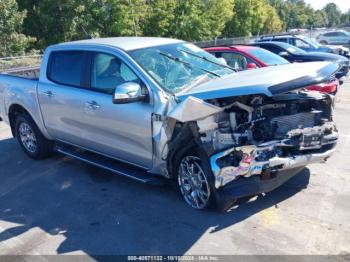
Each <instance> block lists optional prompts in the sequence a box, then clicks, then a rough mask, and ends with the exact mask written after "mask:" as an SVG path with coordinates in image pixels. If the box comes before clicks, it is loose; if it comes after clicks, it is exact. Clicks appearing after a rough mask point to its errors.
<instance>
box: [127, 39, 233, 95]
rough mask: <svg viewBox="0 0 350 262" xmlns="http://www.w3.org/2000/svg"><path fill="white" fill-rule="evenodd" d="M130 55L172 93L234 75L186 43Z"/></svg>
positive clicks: (142, 50)
mask: <svg viewBox="0 0 350 262" xmlns="http://www.w3.org/2000/svg"><path fill="white" fill-rule="evenodd" d="M129 54H130V55H131V57H132V58H133V59H134V60H135V61H136V62H137V63H138V64H139V65H140V66H141V67H142V68H143V69H145V70H146V71H147V73H148V74H149V75H150V76H151V77H152V78H153V79H155V80H156V81H157V82H158V84H159V85H160V86H161V87H162V88H164V89H165V90H167V91H169V92H171V93H178V92H180V91H183V90H184V89H187V88H191V87H193V86H194V85H197V84H199V83H202V82H205V81H209V80H210V79H213V78H217V77H221V76H224V75H227V74H232V73H233V72H234V71H233V70H231V69H229V68H225V65H223V63H222V62H221V61H220V60H218V59H217V58H215V57H214V56H212V55H211V54H209V53H207V52H205V51H204V50H202V49H200V48H199V47H197V46H195V45H192V44H189V43H177V44H170V45H162V46H153V47H149V48H143V49H138V50H133V51H130V52H129ZM193 54H195V55H193ZM206 59H208V60H209V61H207V60H206ZM211 61H212V62H211Z"/></svg>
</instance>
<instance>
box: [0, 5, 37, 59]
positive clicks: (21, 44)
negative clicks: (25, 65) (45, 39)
mask: <svg viewBox="0 0 350 262" xmlns="http://www.w3.org/2000/svg"><path fill="white" fill-rule="evenodd" d="M25 16H26V12H25V11H22V12H19V11H18V6H17V3H16V1H15V0H0V32H1V33H0V56H1V57H6V56H11V55H21V54H23V53H24V52H25V51H26V49H27V48H28V46H29V44H30V43H31V42H32V41H33V40H34V39H33V38H30V37H27V36H25V35H24V34H21V30H22V24H23V19H24V18H25Z"/></svg>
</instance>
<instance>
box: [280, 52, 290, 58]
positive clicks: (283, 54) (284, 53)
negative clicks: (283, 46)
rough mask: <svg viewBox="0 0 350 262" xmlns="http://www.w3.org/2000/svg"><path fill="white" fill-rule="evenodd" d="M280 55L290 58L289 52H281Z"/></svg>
mask: <svg viewBox="0 0 350 262" xmlns="http://www.w3.org/2000/svg"><path fill="white" fill-rule="evenodd" d="M278 55H279V56H282V57H288V56H289V54H288V52H285V51H282V52H279V53H278Z"/></svg>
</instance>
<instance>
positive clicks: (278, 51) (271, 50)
mask: <svg viewBox="0 0 350 262" xmlns="http://www.w3.org/2000/svg"><path fill="white" fill-rule="evenodd" d="M261 48H264V49H266V50H268V51H270V52H272V53H275V54H277V55H278V54H279V53H281V52H282V50H281V49H279V48H277V47H274V46H262V47H261Z"/></svg>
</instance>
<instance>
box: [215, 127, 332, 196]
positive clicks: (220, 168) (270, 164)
mask: <svg viewBox="0 0 350 262" xmlns="http://www.w3.org/2000/svg"><path fill="white" fill-rule="evenodd" d="M288 135H289V136H290V138H288V139H284V140H275V141H270V142H266V143H263V144H260V145H247V146H240V147H233V148H229V149H227V150H225V151H222V152H219V153H217V154H214V155H212V156H211V157H210V166H211V170H212V173H213V175H214V177H215V187H216V188H217V189H220V188H222V187H226V185H227V184H229V183H231V182H233V183H234V182H235V181H238V180H240V179H241V178H244V179H247V178H250V177H255V176H257V177H265V176H266V174H277V173H280V172H282V171H288V170H294V169H297V168H303V167H305V166H306V165H308V164H312V163H319V162H324V161H326V160H327V159H328V158H329V157H330V156H331V155H332V154H333V152H334V147H335V145H336V142H337V140H338V132H337V130H336V128H335V126H334V124H333V123H332V122H327V123H325V124H324V125H323V126H316V127H313V128H305V129H295V130H291V131H290V132H288ZM250 193H253V194H255V193H256V192H250Z"/></svg>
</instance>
